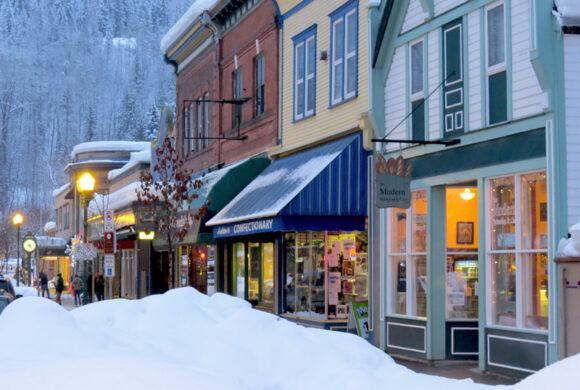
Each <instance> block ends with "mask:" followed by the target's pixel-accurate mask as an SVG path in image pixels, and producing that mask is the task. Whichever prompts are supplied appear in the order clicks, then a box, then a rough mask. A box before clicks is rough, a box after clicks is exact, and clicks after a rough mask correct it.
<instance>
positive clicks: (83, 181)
mask: <svg viewBox="0 0 580 390" xmlns="http://www.w3.org/2000/svg"><path fill="white" fill-rule="evenodd" d="M77 190H78V191H79V192H80V193H81V203H82V206H83V241H84V243H85V244H87V243H88V239H89V232H88V215H87V207H88V205H89V201H90V199H91V198H92V195H93V192H94V191H95V178H94V177H93V175H91V174H90V173H89V172H84V173H83V174H82V175H81V176H80V177H79V178H78V180H77ZM94 278H95V275H94V270H93V280H92V282H93V291H94V286H95V280H94ZM83 279H84V282H85V283H84V286H85V289H84V290H85V291H84V297H85V298H84V301H85V303H88V302H91V301H92V296H91V297H90V298H89V286H88V283H87V264H86V263H85V264H84V267H83ZM89 299H90V300H89Z"/></svg>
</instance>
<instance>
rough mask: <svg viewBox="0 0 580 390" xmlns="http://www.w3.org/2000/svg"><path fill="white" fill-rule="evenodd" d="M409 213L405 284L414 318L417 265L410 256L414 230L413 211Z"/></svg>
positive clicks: (408, 313) (409, 314) (410, 310)
mask: <svg viewBox="0 0 580 390" xmlns="http://www.w3.org/2000/svg"><path fill="white" fill-rule="evenodd" d="M406 213H407V220H406V223H405V225H406V226H405V231H406V232H405V248H406V249H405V252H406V254H405V263H406V264H407V266H406V268H407V269H406V271H405V272H406V281H407V283H405V288H406V290H407V294H406V295H407V315H408V316H413V313H414V312H415V288H414V286H415V278H414V275H415V265H414V264H413V259H412V257H411V256H410V255H409V252H411V230H412V225H413V223H412V221H411V218H412V213H411V209H410V208H409V209H407V211H406Z"/></svg>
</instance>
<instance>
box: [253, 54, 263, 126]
mask: <svg viewBox="0 0 580 390" xmlns="http://www.w3.org/2000/svg"><path fill="white" fill-rule="evenodd" d="M264 91H265V76H264V53H260V54H259V55H258V56H256V58H254V116H255V117H257V116H260V115H262V114H263V113H264Z"/></svg>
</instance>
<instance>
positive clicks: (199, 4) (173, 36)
mask: <svg viewBox="0 0 580 390" xmlns="http://www.w3.org/2000/svg"><path fill="white" fill-rule="evenodd" d="M219 1H220V0H195V1H194V2H193V4H192V5H191V7H189V9H188V10H187V12H186V13H185V14H184V15H183V16H182V17H181V18H180V19H179V20H178V21H177V23H175V24H174V25H173V27H171V28H170V29H169V31H168V32H167V33H166V34H165V35H164V36H163V38H161V51H162V52H163V53H165V52H167V49H169V47H170V46H171V45H172V44H173V43H175V41H177V40H178V39H179V38H180V37H181V35H182V34H183V33H185V31H186V30H187V28H188V27H189V26H190V25H191V23H192V22H193V21H194V20H195V19H197V17H198V16H199V15H201V14H202V13H203V11H207V10H210V9H212V8H213V7H214V6H215V5H216V4H217V3H218V2H219Z"/></svg>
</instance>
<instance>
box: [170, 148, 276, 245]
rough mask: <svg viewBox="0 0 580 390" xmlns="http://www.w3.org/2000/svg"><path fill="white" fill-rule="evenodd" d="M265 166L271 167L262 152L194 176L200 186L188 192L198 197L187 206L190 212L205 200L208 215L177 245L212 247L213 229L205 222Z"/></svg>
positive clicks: (200, 205)
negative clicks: (204, 245) (202, 244)
mask: <svg viewBox="0 0 580 390" xmlns="http://www.w3.org/2000/svg"><path fill="white" fill-rule="evenodd" d="M268 165H270V159H269V158H268V156H267V155H266V153H261V154H259V155H257V156H254V157H250V158H247V159H245V160H242V161H240V162H237V163H234V164H231V165H228V166H227V167H223V168H222V169H219V170H217V171H212V172H209V173H206V174H205V175H203V174H202V173H197V174H195V175H194V178H198V179H200V180H201V181H202V182H203V185H202V187H201V188H199V189H197V190H191V192H190V194H191V195H193V194H197V195H198V197H197V198H196V199H193V201H192V202H191V205H190V206H189V207H190V209H191V210H197V209H199V208H200V207H202V206H203V205H204V204H206V202H207V201H208V200H209V206H208V210H207V213H206V214H205V216H204V217H203V218H202V220H201V224H200V225H197V224H194V226H193V228H192V229H191V230H190V231H189V233H188V234H187V235H186V236H185V239H184V240H183V242H182V243H181V244H180V245H184V244H185V245H187V244H195V243H205V244H214V243H215V239H214V238H213V234H212V229H211V228H210V227H206V226H205V222H207V221H209V220H210V219H211V218H212V217H213V216H214V215H216V214H217V213H218V212H219V211H220V210H221V209H222V208H224V207H225V206H226V205H227V204H228V203H229V202H230V201H231V200H232V199H233V198H234V197H235V196H236V195H238V194H239V193H240V192H241V191H242V190H243V189H244V188H245V187H246V186H247V185H248V184H250V182H251V181H252V180H254V179H255V178H256V176H258V175H259V174H260V173H262V171H263V170H264V169H266V167H267V166H268ZM202 175H203V176H202ZM196 225H197V226H196Z"/></svg>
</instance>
